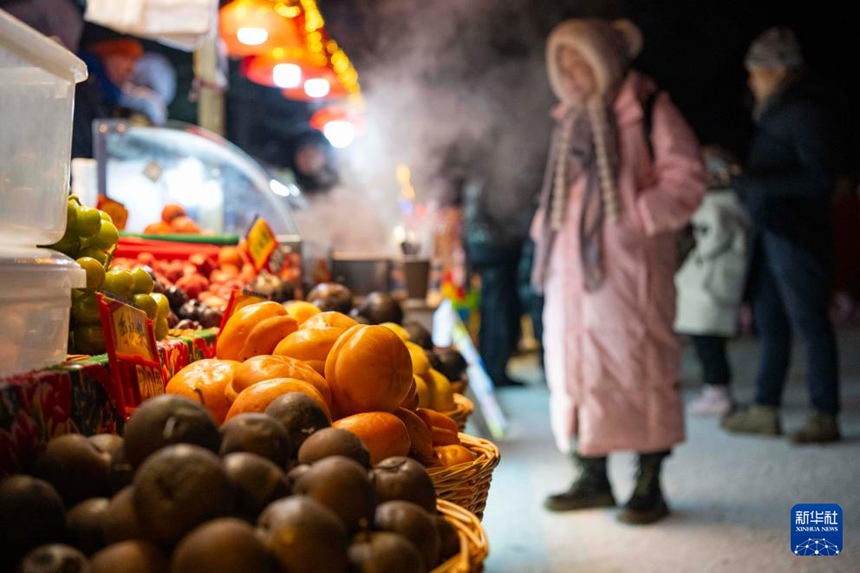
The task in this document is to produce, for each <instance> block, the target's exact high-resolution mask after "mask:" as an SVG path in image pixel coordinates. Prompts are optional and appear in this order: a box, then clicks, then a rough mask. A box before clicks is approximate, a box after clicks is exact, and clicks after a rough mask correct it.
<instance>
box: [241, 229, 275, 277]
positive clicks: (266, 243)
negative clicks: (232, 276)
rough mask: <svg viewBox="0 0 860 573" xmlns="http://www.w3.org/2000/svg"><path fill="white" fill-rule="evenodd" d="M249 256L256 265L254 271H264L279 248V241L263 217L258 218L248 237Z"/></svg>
mask: <svg viewBox="0 0 860 573" xmlns="http://www.w3.org/2000/svg"><path fill="white" fill-rule="evenodd" d="M247 244H248V246H247V249H248V256H250V257H251V262H252V263H253V265H254V270H256V271H259V270H261V269H263V268H264V267H265V266H266V264H267V263H268V262H269V259H271V258H272V254H273V253H274V252H275V251H276V250H277V248H278V240H277V238H276V237H275V234H274V233H273V232H272V228H271V227H269V224H268V223H266V220H265V219H263V218H262V217H257V219H255V220H254V224H253V225H251V230H250V231H248V236H247Z"/></svg>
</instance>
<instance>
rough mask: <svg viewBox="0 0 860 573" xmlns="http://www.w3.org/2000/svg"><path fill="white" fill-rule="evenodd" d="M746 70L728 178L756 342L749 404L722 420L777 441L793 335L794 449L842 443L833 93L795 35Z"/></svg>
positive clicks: (766, 44) (774, 33)
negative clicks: (833, 308)
mask: <svg viewBox="0 0 860 573" xmlns="http://www.w3.org/2000/svg"><path fill="white" fill-rule="evenodd" d="M745 65H746V68H747V72H748V74H749V87H750V89H751V91H752V93H753V96H754V97H755V108H754V110H753V116H754V119H755V121H756V123H757V130H756V132H755V134H754V136H753V140H752V144H751V146H750V151H749V155H748V157H747V161H746V164H745V165H744V166H743V170H742V171H741V172H740V174H738V175H736V176H735V177H733V178H732V187H733V188H734V189H735V190H736V191H737V192H738V193H739V194H740V196H741V198H742V199H743V201H744V204H745V205H746V207H747V210H748V211H749V214H750V218H751V220H752V233H753V234H752V260H751V267H750V279H749V289H750V297H751V301H752V312H753V321H754V325H755V331H756V332H757V334H758V337H759V339H760V342H761V347H760V351H759V352H760V353H759V367H758V375H757V377H756V394H755V403H754V404H752V405H751V406H749V407H748V408H745V409H743V410H741V411H739V412H737V413H736V414H734V415H731V416H729V417H727V418H726V419H724V421H723V427H724V428H726V429H727V430H729V431H732V432H738V433H747V434H765V435H779V434H781V433H782V426H781V420H780V406H781V403H782V393H783V388H784V386H785V381H786V376H787V374H788V368H789V365H790V362H791V346H792V333H794V334H797V335H798V336H799V337H800V338H801V339H802V341H803V342H804V344H805V345H806V351H807V369H806V376H807V385H808V391H809V398H810V402H811V405H812V410H811V412H810V413H809V417H808V419H807V422H806V424H805V426H803V427H802V428H800V429H799V430H798V431H796V432H795V433H793V434H792V435H791V436H790V438H791V441H792V442H795V443H810V442H831V441H835V440H839V439H840V431H839V425H838V421H837V415H838V413H839V368H838V357H837V344H836V336H835V333H834V330H833V325H832V324H831V321H830V316H829V313H828V310H829V304H830V294H831V287H832V272H833V221H832V219H833V211H832V209H833V203H832V201H833V194H834V189H835V183H836V174H837V171H838V168H839V159H840V153H841V147H840V146H841V144H842V142H841V136H840V126H839V121H838V118H837V117H836V116H835V113H834V112H835V111H837V110H839V109H840V106H839V100H838V99H837V94H836V92H834V91H832V90H830V89H828V88H826V87H825V86H824V85H823V84H820V83H818V82H817V81H816V80H815V79H814V78H813V77H812V76H811V75H810V74H809V73H808V72H807V70H806V69H805V65H804V58H803V54H802V52H801V48H800V45H799V43H798V41H797V38H796V36H795V34H794V32H793V31H792V30H790V29H788V28H782V27H774V28H769V29H768V30H765V31H764V32H763V33H761V34H760V35H759V36H758V37H757V38H756V39H755V40H754V41H753V42H752V44H751V45H750V48H749V50H748V52H747V55H746V61H745Z"/></svg>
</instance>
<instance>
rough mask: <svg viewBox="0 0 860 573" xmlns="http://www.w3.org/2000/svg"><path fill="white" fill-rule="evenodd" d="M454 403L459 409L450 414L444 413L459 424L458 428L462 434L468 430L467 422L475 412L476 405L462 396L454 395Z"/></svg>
mask: <svg viewBox="0 0 860 573" xmlns="http://www.w3.org/2000/svg"><path fill="white" fill-rule="evenodd" d="M454 403H455V404H456V405H457V407H456V408H455V409H454V410H451V411H450V412H442V413H443V414H445V415H446V416H448V417H449V418H451V419H452V420H454V422H456V424H457V428H458V429H459V430H460V431H461V432H462V431H464V430H465V429H466V421H467V420H468V419H469V416H471V415H472V413H473V412H474V411H475V404H474V403H472V401H471V400H469V399H468V398H467V397H465V396H463V395H462V394H457V393H455V394H454Z"/></svg>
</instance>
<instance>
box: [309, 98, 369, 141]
mask: <svg viewBox="0 0 860 573" xmlns="http://www.w3.org/2000/svg"><path fill="white" fill-rule="evenodd" d="M310 124H311V127H313V128H315V129H318V130H319V131H321V132H322V133H323V135H325V137H326V139H328V141H329V143H331V144H332V146H334V147H336V148H343V147H347V146H349V145H350V144H351V143H352V142H353V141H354V140H355V136H356V135H358V134H360V133H362V132H363V131H364V127H365V126H364V114H363V113H362V105H361V102H360V101H359V102H353V101H350V102H348V103H347V104H336V105H330V106H327V107H323V108H322V109H320V110H318V111H317V112H315V113H314V114H313V115H312V116H311V119H310Z"/></svg>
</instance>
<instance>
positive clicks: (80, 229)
mask: <svg viewBox="0 0 860 573" xmlns="http://www.w3.org/2000/svg"><path fill="white" fill-rule="evenodd" d="M0 32H2V33H0V83H3V85H4V90H3V92H2V94H0V97H2V98H3V106H2V107H0V115H2V117H3V119H4V120H5V124H4V125H10V126H14V127H15V129H9V130H5V134H6V135H4V136H3V137H0V145H2V146H3V151H4V152H3V153H0V201H2V206H3V209H2V212H0V307H2V308H0V320H2V325H0V515H2V516H3V519H0V573H3V572H5V571H9V572H12V571H15V572H18V571H22V572H30V571H59V570H62V571H72V572H74V571H81V572H83V571H88V572H89V573H100V572H114V571H119V570H134V571H145V572H153V573H155V572H160V573H163V572H164V571H168V570H170V571H175V572H191V571H208V572H216V573H217V572H225V573H226V572H239V571H243V572H244V571H258V572H273V573H274V572H277V571H290V572H294V571H298V572H328V571H332V572H346V571H433V572H435V573H444V572H463V573H465V572H471V571H481V570H482V569H483V561H484V559H485V558H486V556H487V554H488V551H489V541H488V539H487V536H486V533H485V531H484V529H483V527H482V524H481V519H482V517H483V510H484V507H485V506H486V502H487V498H488V495H489V489H490V483H491V479H492V474H493V471H494V469H495V468H496V466H497V465H498V463H499V461H500V460H499V451H498V448H497V447H496V446H495V445H494V444H493V443H492V442H491V441H489V440H487V439H484V438H481V437H478V436H473V435H470V434H468V433H466V432H465V430H466V424H467V420H468V419H469V417H470V416H471V414H472V413H473V412H474V410H475V406H474V404H473V402H472V401H471V400H470V398H468V397H467V394H468V390H469V385H470V382H469V377H468V375H467V371H468V368H469V363H468V361H467V359H466V357H465V356H464V355H463V354H462V353H461V352H460V351H459V350H457V349H456V348H454V347H450V346H449V347H439V346H437V345H435V344H434V341H433V337H432V336H431V333H430V331H429V329H428V328H427V327H426V326H425V325H424V324H422V323H421V322H420V321H417V320H413V319H410V317H409V316H408V314H407V313H405V312H404V305H403V301H402V299H400V298H398V297H397V296H395V295H394V294H392V293H391V292H388V291H385V290H372V291H370V292H366V293H362V294H361V296H357V295H356V294H355V293H353V292H352V290H351V288H350V285H349V284H341V283H337V282H333V281H332V280H330V277H326V276H324V275H314V274H313V272H306V267H307V263H308V261H307V260H303V259H302V257H301V252H302V251H301V247H300V244H301V240H302V239H303V237H300V236H298V235H297V234H296V233H295V229H294V228H293V227H291V225H290V217H289V209H288V204H287V203H283V202H280V201H279V200H278V199H276V198H275V196H276V195H277V192H276V190H278V189H279V188H278V187H277V186H273V185H272V183H271V180H270V179H268V178H266V179H260V178H259V177H258V175H259V174H252V175H251V176H247V174H248V170H247V169H246V168H247V166H248V164H247V162H246V161H245V158H244V157H242V156H241V154H235V153H234V154H232V155H231V154H230V153H225V152H224V149H223V142H221V141H218V140H214V139H207V138H205V137H204V138H202V139H205V140H206V141H208V143H205V142H203V143H201V141H200V134H199V133H194V130H193V129H189V128H187V127H182V128H177V127H174V128H172V129H173V132H171V133H166V132H165V133H159V134H156V137H151V135H152V134H147V135H146V136H145V137H144V139H147V138H148V140H150V141H152V140H156V141H158V142H159V143H158V144H157V145H152V146H150V151H151V152H148V151H146V147H145V146H142V145H139V144H134V145H131V144H129V142H131V141H133V139H129V137H130V136H134V135H135V134H134V133H131V134H130V130H126V129H125V128H123V129H120V128H117V129H116V130H113V131H112V130H111V129H107V130H105V131H103V132H102V133H103V134H104V136H105V137H112V138H114V137H115V138H116V141H114V145H110V144H106V146H102V147H107V148H113V149H116V150H120V152H118V153H117V156H119V157H123V158H124V160H125V163H134V164H136V166H137V167H136V170H137V171H140V168H142V171H140V172H142V173H144V177H143V180H142V179H140V178H139V177H138V178H137V180H138V183H141V184H142V185H147V184H146V183H145V181H144V180H147V181H149V182H150V183H153V184H155V187H154V188H152V189H150V190H149V192H146V191H142V190H141V189H140V188H134V185H135V183H134V181H133V178H131V177H129V176H128V173H126V174H125V175H121V176H120V177H119V179H117V180H116V181H114V182H113V183H111V182H110V177H111V175H110V174H111V173H115V171H113V170H111V169H110V166H109V165H108V166H107V167H108V169H107V170H106V171H105V173H103V175H104V179H103V181H102V183H103V188H102V189H101V190H100V191H101V193H100V194H99V200H98V203H97V204H95V205H92V204H86V203H85V202H84V201H82V200H81V199H80V198H79V197H78V196H76V195H75V194H70V193H69V188H68V184H69V181H68V173H69V161H68V155H69V143H70V130H71V125H70V121H69V120H70V117H71V107H72V105H73V97H74V86H75V83H76V82H79V81H81V80H82V79H83V78H84V77H85V75H86V68H85V66H84V65H83V63H82V62H81V61H80V60H78V59H77V58H76V57H74V56H73V55H72V54H70V53H68V52H66V51H65V50H63V49H62V48H61V47H60V46H59V45H56V44H54V43H53V42H50V41H48V40H47V39H45V38H44V37H42V36H40V35H38V34H37V33H35V32H34V31H32V30H31V29H29V28H27V27H26V26H24V25H22V24H20V23H18V22H17V21H14V20H13V19H11V18H8V17H6V16H5V15H4V13H3V12H2V11H0ZM7 80H8V81H7ZM37 110H38V112H37ZM37 116H40V117H45V118H46V122H45V123H40V122H34V123H35V124H34V125H29V124H24V123H22V122H20V121H19V120H20V118H32V117H37ZM19 124H20V125H19ZM180 132H181V134H180V135H178V136H177V135H176V134H177V133H180ZM10 133H15V134H16V137H15V138H11V137H9V134H10ZM177 138H178V139H179V140H182V141H185V142H186V143H188V142H193V144H192V145H194V146H196V147H197V153H196V155H194V156H193V157H191V158H190V159H189V156H187V155H182V154H177V153H163V151H164V149H165V145H167V146H168V147H169V146H170V145H173V143H171V142H174V143H175V141H177ZM195 138H197V139H195ZM165 142H168V143H165ZM210 144H211V145H210ZM213 145H214V146H215V147H212V146H213ZM216 148H218V149H217V150H216ZM132 151H134V153H132ZM236 157H239V160H236ZM237 161H238V164H241V165H239V167H237V166H236V162H237ZM189 162H190V163H189ZM231 162H233V163H234V164H233V167H232V168H234V169H235V170H236V171H237V173H240V172H241V173H245V175H246V176H245V177H244V179H243V178H242V177H239V176H237V177H235V178H234V179H235V180H236V181H238V182H240V183H241V185H242V186H243V188H244V189H245V192H246V193H251V195H246V196H244V197H239V198H238V200H234V199H237V197H233V195H235V193H232V192H229V191H223V190H222V191H216V185H222V186H227V185H230V183H229V180H230V179H231V176H230V175H228V174H227V172H228V171H229V169H230V168H229V167H227V166H225V165H226V164H229V163H231ZM214 163H218V165H219V166H220V167H212V165H211V164H214ZM189 165H193V168H190V167H189ZM115 167H116V166H115ZM189 169H191V171H193V172H194V173H195V175H194V177H196V179H193V178H192V179H193V181H196V184H199V185H198V187H197V188H196V190H197V195H195V196H194V197H197V199H195V198H193V197H192V196H191V195H187V194H186V195H182V196H181V197H180V196H177V195H176V193H175V192H172V191H171V189H174V190H175V189H176V187H175V186H171V185H169V184H168V183H169V180H170V179H171V177H172V176H171V175H170V174H171V173H175V172H177V171H179V172H183V173H185V174H186V175H187V174H188V172H189ZM243 169H244V171H243ZM118 171H119V172H120V173H122V170H121V169H120V170H118ZM219 176H220V177H221V179H219ZM254 177H257V183H255V182H254V181H255V179H254ZM192 179H189V178H188V177H184V178H179V179H178V181H179V182H180V183H182V184H183V185H186V186H187V185H190V186H191V188H192V189H193V188H195V187H194V185H191V184H190V183H189V181H192ZM104 185H107V187H104ZM132 188H134V191H133V192H130V193H126V192H127V191H129V190H130V189H132ZM225 188H226V187H225ZM114 189H118V190H120V191H116V192H113V190H114ZM186 189H187V187H186ZM201 190H205V191H206V193H202V192H201ZM123 193H126V194H123ZM201 193H202V194H203V195H205V196H206V197H208V198H209V201H208V202H206V201H200V200H199V197H200V196H201ZM237 193H238V192H237ZM213 197H214V198H215V199H217V200H215V199H212V198H213ZM230 197H233V199H230ZM219 198H220V199H219ZM219 201H220V202H219ZM231 201H233V203H232V207H231V206H230V205H229V204H230V202H231ZM279 214H281V215H283V216H282V217H279V216H278V215H279ZM262 215H264V216H262Z"/></svg>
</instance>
